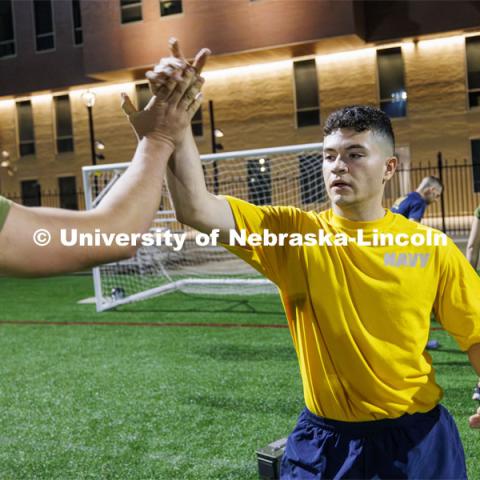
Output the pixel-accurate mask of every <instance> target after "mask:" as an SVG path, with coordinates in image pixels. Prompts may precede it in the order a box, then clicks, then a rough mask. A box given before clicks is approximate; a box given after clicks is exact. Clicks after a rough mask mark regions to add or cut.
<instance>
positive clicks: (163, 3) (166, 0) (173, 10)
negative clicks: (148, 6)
mask: <svg viewBox="0 0 480 480" xmlns="http://www.w3.org/2000/svg"><path fill="white" fill-rule="evenodd" d="M182 11H183V10H182V0H160V15H161V16H162V17H166V16H167V15H176V14H177V13H182Z"/></svg>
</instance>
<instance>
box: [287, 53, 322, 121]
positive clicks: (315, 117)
mask: <svg viewBox="0 0 480 480" xmlns="http://www.w3.org/2000/svg"><path fill="white" fill-rule="evenodd" d="M293 73H294V78H295V105H296V115H297V127H299V128H300V127H308V126H311V125H320V102H319V99H318V79H317V67H316V63H315V60H301V61H298V62H293Z"/></svg>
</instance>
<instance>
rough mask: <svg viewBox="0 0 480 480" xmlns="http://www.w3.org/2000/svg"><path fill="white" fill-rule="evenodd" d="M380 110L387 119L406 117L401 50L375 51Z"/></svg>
mask: <svg viewBox="0 0 480 480" xmlns="http://www.w3.org/2000/svg"><path fill="white" fill-rule="evenodd" d="M377 67H378V82H379V87H380V108H381V109H382V110H383V111H384V112H385V113H386V114H387V115H388V116H389V117H405V116H406V115H407V90H406V88H405V75H404V68H403V58H402V49H401V48H400V47H396V48H386V49H383V50H378V51H377Z"/></svg>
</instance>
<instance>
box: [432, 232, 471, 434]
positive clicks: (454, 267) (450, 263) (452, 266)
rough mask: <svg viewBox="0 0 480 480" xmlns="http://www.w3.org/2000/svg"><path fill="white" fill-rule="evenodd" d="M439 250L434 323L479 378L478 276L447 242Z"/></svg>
mask: <svg viewBox="0 0 480 480" xmlns="http://www.w3.org/2000/svg"><path fill="white" fill-rule="evenodd" d="M439 248H442V249H443V248H445V250H440V257H439V259H440V263H439V265H440V268H441V273H440V276H439V282H438V287H437V296H436V298H435V302H434V307H433V310H434V313H435V318H436V319H437V321H438V322H439V323H440V324H441V325H442V327H443V328H444V329H445V331H446V332H448V333H449V334H450V335H452V336H453V337H454V338H455V340H456V341H457V343H458V345H459V347H460V348H461V350H462V351H464V352H466V353H467V355H468V359H469V360H470V363H471V365H472V367H473V369H474V370H475V372H476V374H477V375H478V376H480V296H479V294H478V292H479V291H480V277H479V276H478V275H477V273H476V272H475V271H474V270H473V269H472V268H471V267H470V265H469V264H468V262H467V260H466V258H465V256H464V255H463V253H462V252H461V251H460V249H459V248H458V247H457V246H456V245H455V243H454V242H453V240H451V239H449V240H448V245H447V246H446V247H439ZM469 424H470V427H472V428H480V409H478V410H477V412H476V413H475V414H474V415H472V416H471V417H470V418H469Z"/></svg>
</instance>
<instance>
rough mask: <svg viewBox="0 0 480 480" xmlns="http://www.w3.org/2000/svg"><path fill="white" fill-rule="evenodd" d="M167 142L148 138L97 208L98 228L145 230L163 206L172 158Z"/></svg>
mask: <svg viewBox="0 0 480 480" xmlns="http://www.w3.org/2000/svg"><path fill="white" fill-rule="evenodd" d="M172 152H173V147H171V146H170V145H169V144H168V143H166V142H158V141H155V142H154V141H151V140H149V139H147V138H144V139H142V140H141V141H140V143H139V144H138V146H137V149H136V151H135V155H134V157H133V160H132V163H131V165H130V166H129V167H128V169H127V170H126V171H125V173H124V174H123V175H122V176H121V177H120V179H119V180H118V181H117V182H116V184H115V185H114V186H113V188H112V189H111V190H110V192H108V194H107V195H106V196H105V198H103V199H102V201H101V202H100V204H99V206H98V207H97V208H96V209H95V210H94V213H95V216H96V221H97V222H98V225H97V228H100V229H101V230H103V231H110V232H122V233H123V232H125V233H143V232H145V231H146V230H147V229H148V228H149V226H150V225H151V223H152V219H153V217H154V215H155V213H156V211H157V210H158V207H159V205H160V198H161V194H162V185H163V181H164V178H165V171H166V168H167V162H168V158H169V157H170V155H171V154H172Z"/></svg>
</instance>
